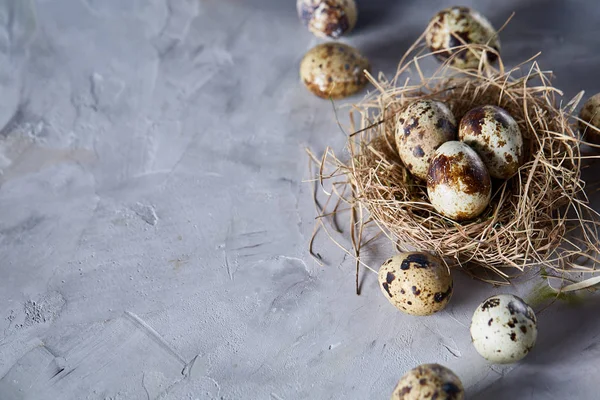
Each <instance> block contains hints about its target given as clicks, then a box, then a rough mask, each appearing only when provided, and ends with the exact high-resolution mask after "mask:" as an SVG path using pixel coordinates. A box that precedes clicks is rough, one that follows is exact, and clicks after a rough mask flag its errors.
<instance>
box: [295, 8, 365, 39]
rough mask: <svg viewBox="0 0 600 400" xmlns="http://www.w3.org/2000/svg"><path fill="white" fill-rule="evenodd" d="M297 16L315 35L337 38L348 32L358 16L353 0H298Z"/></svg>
mask: <svg viewBox="0 0 600 400" xmlns="http://www.w3.org/2000/svg"><path fill="white" fill-rule="evenodd" d="M296 8H297V9H298V16H299V17H300V20H301V21H302V23H304V25H306V26H307V27H308V30H310V31H311V32H312V33H313V34H314V35H315V36H317V37H320V38H332V39H337V38H339V37H340V36H342V35H344V34H345V33H348V32H350V31H351V30H352V29H353V28H354V25H356V20H357V18H358V11H357V8H356V3H355V1H354V0H298V1H297V2H296Z"/></svg>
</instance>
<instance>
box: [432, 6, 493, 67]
mask: <svg viewBox="0 0 600 400" xmlns="http://www.w3.org/2000/svg"><path fill="white" fill-rule="evenodd" d="M425 40H426V41H427V46H429V49H430V50H431V51H432V52H439V53H436V57H437V58H438V59H439V60H441V61H445V60H446V59H448V58H449V57H450V56H452V55H454V54H455V52H456V50H450V49H451V48H452V47H457V46H462V45H464V44H470V43H474V44H481V45H485V44H487V45H488V46H489V47H491V48H493V49H494V50H496V51H500V40H499V39H498V35H497V33H496V30H495V29H494V27H493V26H492V24H491V23H490V21H488V20H487V19H486V18H485V17H484V16H483V15H481V14H480V13H478V12H477V11H475V10H471V9H470V8H467V7H451V8H447V9H445V10H442V11H440V12H439V13H437V14H436V15H435V16H434V17H433V18H432V19H431V22H430V23H429V28H428V30H427V33H426V35H425ZM481 53H482V51H478V50H473V49H468V50H467V49H464V50H460V51H459V52H458V53H457V54H456V56H455V57H453V58H452V61H451V62H452V65H453V66H455V67H457V68H465V69H466V68H477V67H478V66H479V60H480V58H481V55H482V54H481ZM485 56H486V59H487V61H488V62H490V63H491V62H494V61H496V59H497V55H496V54H495V53H492V52H489V51H487V52H485Z"/></svg>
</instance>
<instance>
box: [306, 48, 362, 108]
mask: <svg viewBox="0 0 600 400" xmlns="http://www.w3.org/2000/svg"><path fill="white" fill-rule="evenodd" d="M370 69H371V66H370V64H369V61H368V60H367V59H366V58H365V57H363V56H362V55H361V54H360V53H359V52H358V50H356V49H355V48H353V47H351V46H348V45H346V44H342V43H324V44H320V45H318V46H315V47H313V48H312V49H310V50H309V51H308V52H307V53H306V55H305V56H304V58H303V59H302V62H301V63H300V79H302V82H304V85H306V87H307V88H308V90H310V91H311V92H312V93H313V94H315V95H317V96H319V97H322V98H325V99H327V98H329V97H331V98H334V99H341V98H343V97H347V96H351V95H353V94H355V93H356V92H358V91H359V90H361V89H362V88H363V87H365V85H366V84H367V77H366V76H365V74H364V72H363V71H365V70H367V71H369V70H370Z"/></svg>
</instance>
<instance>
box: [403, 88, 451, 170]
mask: <svg viewBox="0 0 600 400" xmlns="http://www.w3.org/2000/svg"><path fill="white" fill-rule="evenodd" d="M455 139H456V119H455V118H454V115H453V114H452V111H450V109H449V108H448V106H446V105H445V104H444V103H441V102H439V101H433V100H419V101H416V102H414V103H411V104H409V105H408V107H406V108H405V109H404V110H403V111H402V112H401V113H400V114H398V117H397V120H396V146H397V148H398V153H399V155H400V158H401V159H402V162H403V163H404V165H406V168H408V170H409V171H410V172H411V173H412V174H413V175H414V176H416V177H417V178H420V179H423V180H425V179H427V170H428V168H429V163H430V161H431V157H433V153H434V152H435V150H436V149H437V148H438V147H439V146H440V145H441V144H442V143H444V142H447V141H449V140H455Z"/></svg>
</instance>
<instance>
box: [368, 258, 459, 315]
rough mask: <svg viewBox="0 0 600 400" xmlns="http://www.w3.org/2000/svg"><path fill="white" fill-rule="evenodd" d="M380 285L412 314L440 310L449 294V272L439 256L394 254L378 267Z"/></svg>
mask: <svg viewBox="0 0 600 400" xmlns="http://www.w3.org/2000/svg"><path fill="white" fill-rule="evenodd" d="M379 286H380V287H381V292H382V293H383V295H384V296H385V297H386V298H387V299H388V300H389V301H390V303H392V304H393V305H394V306H395V307H396V308H398V309H399V310H401V311H404V312H405V313H407V314H411V315H431V314H433V313H436V312H438V311H440V310H442V309H443V308H444V307H446V305H447V304H448V302H449V301H450V297H451V296H452V276H451V275H450V271H448V268H447V267H446V266H445V265H444V263H443V262H442V260H440V259H439V258H437V257H434V256H432V255H431V254H428V253H421V252H409V253H401V254H398V255H395V256H394V257H392V258H390V259H388V260H387V261H385V262H384V263H383V265H382V266H381V268H380V269H379Z"/></svg>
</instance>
